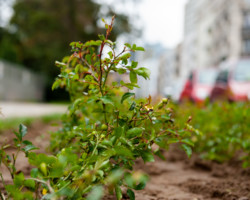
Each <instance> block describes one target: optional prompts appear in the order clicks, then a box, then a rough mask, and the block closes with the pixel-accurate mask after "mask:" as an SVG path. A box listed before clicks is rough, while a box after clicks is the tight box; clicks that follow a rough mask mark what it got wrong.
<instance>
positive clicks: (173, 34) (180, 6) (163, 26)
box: [0, 0, 188, 48]
mask: <svg viewBox="0 0 250 200" xmlns="http://www.w3.org/2000/svg"><path fill="white" fill-rule="evenodd" d="M12 1H13V0H8V1H6V2H8V3H10V2H12ZM96 1H98V2H112V4H113V3H114V2H115V1H113V0H96ZM187 1H188V0H140V3H138V4H136V7H135V4H133V3H130V4H129V3H127V5H126V6H124V5H122V6H121V7H120V8H118V9H120V10H122V11H124V12H125V13H129V12H131V13H136V14H137V15H139V18H140V19H141V20H140V23H141V24H140V26H141V27H143V28H144V29H143V30H144V31H143V38H142V39H143V42H145V43H161V44H162V45H163V46H164V47H167V48H172V47H174V46H176V45H177V44H178V43H179V42H180V41H181V40H182V36H183V27H184V24H183V23H184V6H185V4H186V2H187ZM124 2H129V1H124ZM11 14H12V10H11V9H10V8H6V9H4V10H1V15H0V17H4V18H5V19H7V18H9V17H10V16H11ZM4 21H6V20H4ZM0 23H1V20H0Z"/></svg>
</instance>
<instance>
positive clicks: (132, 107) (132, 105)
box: [129, 101, 136, 111]
mask: <svg viewBox="0 0 250 200" xmlns="http://www.w3.org/2000/svg"><path fill="white" fill-rule="evenodd" d="M135 107H136V103H135V102H134V101H133V103H132V104H131V106H130V108H129V110H130V111H132V110H134V109H135Z"/></svg>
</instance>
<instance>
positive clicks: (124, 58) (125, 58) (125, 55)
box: [120, 53, 131, 60]
mask: <svg viewBox="0 0 250 200" xmlns="http://www.w3.org/2000/svg"><path fill="white" fill-rule="evenodd" d="M130 57H131V54H130V53H124V54H123V55H121V56H120V59H121V60H127V59H129V58H130Z"/></svg>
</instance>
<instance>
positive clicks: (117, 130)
mask: <svg viewBox="0 0 250 200" xmlns="http://www.w3.org/2000/svg"><path fill="white" fill-rule="evenodd" d="M123 131H124V128H123V127H121V126H118V127H116V128H115V130H114V133H115V137H116V138H117V139H118V138H120V137H121V135H122V133H123Z"/></svg>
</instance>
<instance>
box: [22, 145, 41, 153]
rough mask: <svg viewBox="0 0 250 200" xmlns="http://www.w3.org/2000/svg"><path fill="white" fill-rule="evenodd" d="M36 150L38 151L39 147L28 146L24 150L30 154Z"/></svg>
mask: <svg viewBox="0 0 250 200" xmlns="http://www.w3.org/2000/svg"><path fill="white" fill-rule="evenodd" d="M35 149H38V148H37V147H35V146H34V145H32V144H30V145H27V146H25V147H24V148H23V150H24V151H25V152H29V151H32V150H35Z"/></svg>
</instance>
